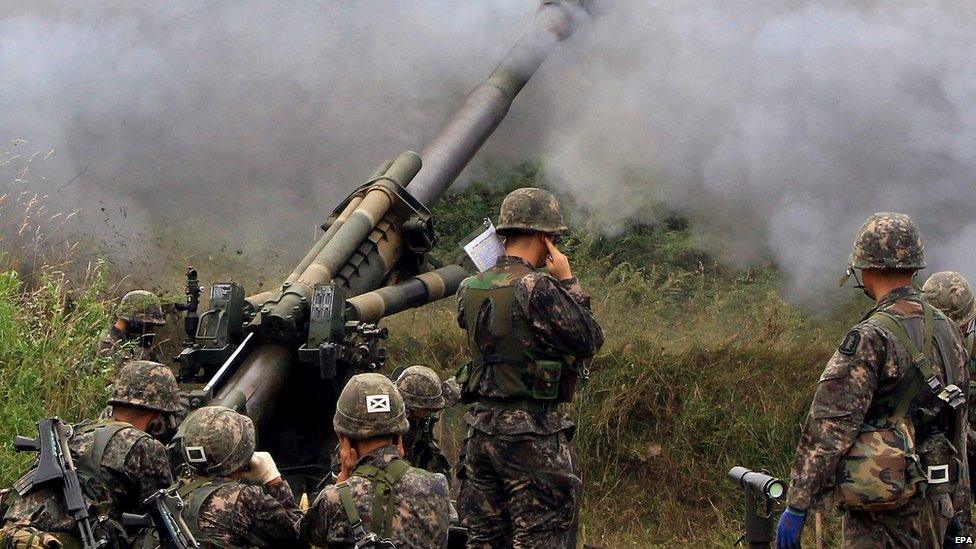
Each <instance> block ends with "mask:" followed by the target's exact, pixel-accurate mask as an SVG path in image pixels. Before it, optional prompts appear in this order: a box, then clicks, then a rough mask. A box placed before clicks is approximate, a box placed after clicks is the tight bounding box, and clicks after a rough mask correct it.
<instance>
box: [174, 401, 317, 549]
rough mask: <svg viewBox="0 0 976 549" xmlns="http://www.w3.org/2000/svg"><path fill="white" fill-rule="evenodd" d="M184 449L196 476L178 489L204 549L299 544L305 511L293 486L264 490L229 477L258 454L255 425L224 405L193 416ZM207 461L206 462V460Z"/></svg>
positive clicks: (275, 484) (280, 483) (183, 433)
mask: <svg viewBox="0 0 976 549" xmlns="http://www.w3.org/2000/svg"><path fill="white" fill-rule="evenodd" d="M178 436H179V437H180V446H181V450H182V452H184V453H185V455H184V459H186V460H187V461H188V462H189V461H190V460H194V461H193V462H189V463H188V465H189V469H190V470H191V471H192V474H191V475H189V476H187V477H185V478H183V479H181V480H180V483H179V484H178V485H177V486H175V487H174V489H175V490H176V491H177V493H179V495H180V497H181V498H182V499H183V501H184V502H185V507H184V508H183V511H182V517H183V520H184V522H185V523H186V524H187V526H188V528H189V529H190V531H191V532H192V533H193V535H194V538H195V539H196V541H197V542H198V543H200V545H201V547H204V548H217V547H280V546H284V545H288V544H294V543H295V542H297V540H298V523H299V521H301V517H302V513H301V511H300V510H299V508H298V503H297V502H296V501H295V497H294V495H293V494H292V491H291V488H290V487H289V486H288V482H287V481H285V480H283V479H281V478H280V477H279V478H278V479H275V480H273V481H272V482H269V483H267V484H264V485H261V486H255V485H250V484H244V483H242V482H237V481H234V480H231V479H229V478H227V475H231V474H234V473H236V472H238V471H241V470H242V469H244V468H245V467H247V465H248V463H249V461H250V459H251V456H253V455H254V444H255V433H254V425H253V424H252V423H251V420H250V419H249V418H247V417H246V416H243V415H240V414H238V413H237V412H234V411H233V410H230V409H227V408H223V407H220V406H207V407H204V408H200V409H198V410H196V411H194V412H193V413H191V414H190V415H189V416H188V417H187V419H186V421H185V422H184V424H183V425H182V426H181V427H180V433H179V435H178ZM201 460H202V461H201Z"/></svg>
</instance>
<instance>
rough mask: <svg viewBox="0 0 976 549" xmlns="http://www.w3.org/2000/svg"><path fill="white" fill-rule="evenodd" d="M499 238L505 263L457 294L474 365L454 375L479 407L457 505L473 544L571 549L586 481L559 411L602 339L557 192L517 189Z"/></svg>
mask: <svg viewBox="0 0 976 549" xmlns="http://www.w3.org/2000/svg"><path fill="white" fill-rule="evenodd" d="M497 230H498V233H499V235H500V236H501V237H502V239H503V241H504V246H505V255H503V256H502V257H501V258H499V259H498V262H497V264H496V265H495V266H494V267H493V268H491V269H489V270H488V271H486V272H484V273H481V274H479V275H476V276H473V277H470V278H468V279H467V280H465V281H464V282H463V283H462V284H461V287H460V289H459V290H458V294H457V300H458V313H457V320H458V325H459V326H460V327H461V329H463V330H465V332H466V334H467V343H468V350H469V353H470V355H471V362H470V363H468V364H467V365H466V366H464V367H463V368H461V369H460V370H459V371H458V374H457V376H456V378H457V381H458V383H459V384H460V386H461V395H462V399H463V400H464V401H466V402H470V403H473V406H472V408H471V410H470V412H469V413H468V414H467V416H466V421H467V423H468V425H469V426H470V428H471V431H470V433H471V434H470V436H469V437H468V438H467V440H466V442H465V447H464V450H463V454H464V456H465V457H464V458H463V462H464V464H463V467H461V468H459V470H458V476H459V478H461V491H460V495H459V497H458V507H459V511H460V514H461V516H462V517H463V520H462V523H463V524H464V526H466V527H467V529H468V532H469V535H470V541H471V544H472V545H474V546H491V547H511V546H514V547H566V546H568V545H569V544H571V543H572V539H573V537H574V530H575V526H574V525H575V516H576V513H577V505H578V503H579V494H580V486H581V481H580V479H579V477H578V476H577V475H576V468H575V463H574V461H573V451H572V447H571V444H570V437H571V436H572V432H573V430H574V428H575V427H574V425H573V423H572V422H571V421H570V420H569V417H568V415H567V414H566V413H565V412H563V411H561V410H560V409H559V404H560V403H561V402H567V401H569V400H570V399H571V398H572V395H573V392H574V391H575V388H576V384H577V382H578V380H579V379H580V378H581V377H582V376H583V374H584V371H585V368H584V364H585V362H584V361H586V360H588V359H590V358H591V357H592V356H593V355H595V354H596V352H597V351H598V350H599V349H600V347H601V346H602V345H603V331H602V329H601V328H600V325H599V324H598V323H597V321H596V319H595V318H594V317H593V314H592V313H591V312H590V298H589V296H588V295H587V294H586V293H584V292H583V289H582V288H581V287H580V284H579V282H578V281H577V280H576V278H574V277H573V274H572V271H571V269H570V265H569V259H567V257H566V255H565V254H563V252H561V251H560V250H559V248H558V247H557V245H558V243H559V240H560V237H561V235H562V234H564V233H565V232H566V230H567V229H566V224H565V222H564V221H563V217H562V214H561V213H560V211H559V204H558V203H557V201H556V198H555V197H554V196H553V195H552V194H550V193H549V192H547V191H545V190H542V189H535V188H525V189H518V190H516V191H513V192H512V193H510V194H509V195H508V196H506V197H505V200H504V201H503V202H502V206H501V212H500V213H499V217H498V225H497ZM542 267H546V268H547V271H548V272H544V271H541V270H539V269H541V268H542ZM513 486H518V487H519V489H513V488H512V487H513Z"/></svg>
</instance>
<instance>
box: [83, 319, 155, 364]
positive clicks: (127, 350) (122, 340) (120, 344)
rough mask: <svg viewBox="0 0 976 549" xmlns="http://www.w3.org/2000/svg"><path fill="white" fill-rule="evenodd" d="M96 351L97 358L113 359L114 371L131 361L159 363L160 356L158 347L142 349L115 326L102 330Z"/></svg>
mask: <svg viewBox="0 0 976 549" xmlns="http://www.w3.org/2000/svg"><path fill="white" fill-rule="evenodd" d="M127 344H128V345H127ZM97 350H98V356H104V357H112V358H115V368H116V370H119V369H121V368H122V366H124V365H125V364H126V363H127V362H130V361H133V360H150V361H152V362H159V356H160V354H159V346H157V345H153V346H151V347H143V346H141V345H139V343H138V341H137V340H130V339H129V338H128V337H127V336H126V334H125V332H123V331H122V330H120V329H118V328H116V327H115V326H109V327H108V328H105V329H104V330H102V333H101V335H100V336H99V341H98V348H97Z"/></svg>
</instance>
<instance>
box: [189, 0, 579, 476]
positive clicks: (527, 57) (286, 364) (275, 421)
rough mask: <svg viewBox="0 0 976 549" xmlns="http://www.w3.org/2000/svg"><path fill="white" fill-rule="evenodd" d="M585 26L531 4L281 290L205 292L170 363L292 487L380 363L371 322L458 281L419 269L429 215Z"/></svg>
mask: <svg viewBox="0 0 976 549" xmlns="http://www.w3.org/2000/svg"><path fill="white" fill-rule="evenodd" d="M584 16H585V11H584V9H583V8H582V5H581V2H580V1H579V0H553V1H545V2H543V3H542V5H541V6H540V8H539V10H538V11H537V13H536V17H535V20H534V23H533V25H532V27H531V28H530V29H529V30H528V31H527V32H526V33H525V34H523V35H522V37H521V38H520V39H519V40H518V42H517V43H516V44H515V46H514V47H513V48H512V50H511V51H510V53H509V54H508V55H507V56H506V57H505V58H504V59H503V60H502V62H501V63H500V64H499V65H498V67H497V68H496V69H495V70H494V72H492V74H491V75H490V76H489V77H488V79H487V80H486V81H485V82H483V83H482V84H480V85H479V86H477V87H476V88H475V89H474V90H473V91H472V92H471V93H470V94H469V95H468V97H467V98H466V99H465V101H464V102H463V104H462V105H461V107H460V109H459V110H458V111H457V112H456V113H455V114H454V116H453V117H452V118H451V119H450V120H449V121H448V122H447V124H446V125H445V126H444V127H443V129H442V130H441V131H440V133H439V134H438V135H437V136H436V137H435V138H434V139H433V141H431V143H430V144H429V145H428V146H427V147H426V148H425V149H424V150H423V152H422V153H421V154H419V155H418V154H416V153H414V152H410V151H408V152H404V153H403V154H401V155H400V156H398V157H397V158H396V159H394V160H393V161H391V162H388V163H386V164H384V165H383V166H381V167H380V169H378V170H377V171H376V172H374V173H373V175H372V177H370V178H369V179H368V180H367V181H366V182H365V183H364V184H363V185H361V186H360V187H359V188H358V189H356V190H355V191H353V192H352V194H350V195H349V197H348V198H346V199H345V200H344V201H343V202H342V203H340V204H339V205H338V207H336V208H335V209H334V211H333V212H332V214H331V215H329V216H328V217H327V219H326V220H325V222H324V223H322V225H321V228H322V229H323V231H324V233H323V234H322V236H321V237H320V238H319V240H318V241H317V242H316V243H315V244H314V245H313V246H312V248H311V249H310V250H309V251H308V253H307V254H306V255H305V257H304V258H303V259H302V260H301V261H300V262H299V263H298V265H296V266H295V268H294V269H293V270H292V272H291V273H290V274H289V275H288V277H287V278H286V279H285V281H284V283H283V284H282V285H281V287H280V288H278V289H276V290H273V291H268V292H263V293H260V294H257V295H252V296H250V297H244V295H245V294H244V290H243V288H241V287H240V285H238V284H235V283H225V284H214V285H212V287H211V292H210V297H211V308H210V310H208V311H206V312H204V313H203V314H201V315H200V319H199V326H198V328H197V332H196V334H195V337H194V338H193V344H192V345H188V346H187V347H186V348H184V349H183V351H182V352H181V353H180V356H179V357H178V361H179V362H180V377H181V379H182V380H183V381H187V382H196V383H208V385H209V392H210V393H211V394H210V395H207V394H200V395H199V398H198V399H197V402H198V403H206V402H209V401H211V400H215V401H220V400H221V399H223V398H225V397H227V396H228V395H230V394H232V393H235V392H236V393H239V394H242V395H243V396H244V398H245V400H246V405H245V407H246V412H247V414H248V415H249V416H250V417H251V418H252V419H253V420H254V422H255V425H256V427H257V429H258V433H259V440H260V442H261V445H262V447H263V448H265V449H267V450H270V451H271V452H272V453H273V454H274V455H275V457H276V459H278V460H279V463H281V464H283V465H284V467H282V470H283V471H284V472H286V474H288V475H289V477H290V479H291V480H292V481H293V482H295V481H296V480H298V479H297V477H296V475H299V474H304V475H307V476H310V477H311V478H315V477H319V476H324V475H325V474H326V473H327V472H328V459H329V450H330V449H331V448H332V446H333V445H334V441H335V438H334V434H333V432H332V422H331V419H332V415H333V413H334V406H335V401H336V398H337V396H338V393H339V391H340V390H341V388H342V387H343V385H344V384H345V382H346V381H347V380H348V378H349V377H350V376H351V375H352V374H354V373H355V372H358V371H368V370H375V369H377V368H380V367H382V366H383V364H384V361H385V359H386V352H385V349H384V348H383V347H382V345H381V342H382V340H383V339H384V338H385V336H386V332H385V330H384V329H382V328H380V327H378V326H377V322H379V320H380V319H382V318H383V317H385V316H389V315H392V314H395V313H397V312H400V311H404V310H407V309H410V308H414V307H418V306H421V305H423V304H426V303H430V302H433V301H436V300H438V299H441V298H443V297H447V296H451V295H453V294H454V293H455V291H456V290H457V287H458V285H459V284H460V283H461V281H462V280H463V279H464V278H465V277H466V275H467V273H466V272H465V270H464V269H462V268H461V267H459V266H456V265H450V266H439V265H437V264H436V263H435V262H433V261H432V260H430V258H429V257H428V255H427V252H428V251H429V250H430V249H431V248H432V246H433V245H434V243H435V235H434V228H433V219H432V217H431V213H430V210H429V209H428V207H429V206H430V205H431V204H433V203H434V202H435V201H436V200H437V199H438V198H439V197H440V196H441V195H442V194H443V193H444V192H445V191H446V190H447V188H448V187H449V186H450V185H451V183H453V182H454V180H455V179H456V178H457V176H458V175H459V174H460V173H461V171H462V170H463V169H464V167H465V166H466V165H467V164H468V162H469V161H470V160H471V158H472V157H473V156H474V154H475V153H476V152H477V151H478V149H479V148H480V147H481V145H482V144H484V142H485V140H487V139H488V137H489V136H490V135H491V133H492V132H493V131H494V129H495V128H496V127H497V126H498V124H499V123H501V121H502V120H503V119H504V117H505V115H506V113H507V112H508V109H509V107H510V106H511V104H512V101H513V100H514V99H515V97H516V95H518V93H519V92H520V91H521V90H522V88H523V87H524V86H525V84H526V83H527V82H528V80H529V78H530V77H531V76H532V75H533V74H534V73H535V71H536V70H537V69H538V68H539V66H541V64H542V62H543V61H544V60H545V59H546V57H548V55H549V54H550V53H551V52H552V50H553V49H554V48H555V46H556V44H558V43H559V42H560V41H562V40H564V39H566V38H567V37H569V36H570V35H571V34H572V33H573V31H574V30H575V28H576V26H577V25H578V23H579V22H580V20H581V19H582V18H583V17H584ZM248 338H249V339H248ZM245 341H246V342H247V343H246V344H245V343H243V342H245ZM242 345H245V346H246V349H245V350H244V351H241V352H238V351H239V349H240V347H241V346H242ZM217 372H223V373H222V376H221V377H220V379H218V381H217V382H216V383H209V381H212V378H213V376H214V375H215V374H217Z"/></svg>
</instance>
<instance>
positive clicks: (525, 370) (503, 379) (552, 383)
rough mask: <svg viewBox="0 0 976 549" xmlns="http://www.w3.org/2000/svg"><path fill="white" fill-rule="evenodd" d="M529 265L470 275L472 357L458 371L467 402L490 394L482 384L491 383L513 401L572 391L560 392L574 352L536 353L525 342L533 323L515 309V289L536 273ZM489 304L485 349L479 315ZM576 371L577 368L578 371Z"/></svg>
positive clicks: (467, 304)
mask: <svg viewBox="0 0 976 549" xmlns="http://www.w3.org/2000/svg"><path fill="white" fill-rule="evenodd" d="M534 272H535V271H533V270H532V269H530V268H529V267H528V266H526V265H522V264H517V263H516V264H512V265H509V266H506V268H505V269H504V270H501V269H492V270H489V271H487V272H484V273H481V274H478V275H475V276H473V277H471V278H469V279H468V280H467V283H466V284H467V286H466V288H465V291H464V298H463V299H464V303H463V306H464V307H463V308H464V321H465V326H467V337H468V350H469V352H470V356H471V362H469V363H468V364H467V365H465V366H463V367H462V368H461V370H460V371H459V372H458V375H457V380H458V383H460V385H461V397H462V400H463V401H465V402H473V401H475V400H478V401H485V400H489V399H491V398H495V397H489V399H486V398H485V396H486V395H483V394H480V392H479V386H480V385H481V384H482V383H484V382H487V383H488V384H490V385H491V386H492V387H493V389H494V392H497V393H499V394H500V395H502V396H501V397H500V398H501V399H503V400H505V399H509V400H512V401H523V402H524V401H526V400H528V401H542V402H548V403H553V404H554V403H556V402H565V401H568V400H570V399H571V398H572V392H571V390H570V391H562V394H561V391H560V380H561V379H562V378H563V374H564V371H563V370H564V368H569V369H571V370H572V369H574V368H575V367H576V364H577V361H576V360H575V359H574V358H573V357H543V356H535V355H534V354H533V352H532V351H531V350H530V349H526V348H525V346H523V345H522V343H521V342H520V339H522V340H524V339H528V337H529V334H530V333H531V328H530V326H529V325H528V323H527V322H525V321H524V320H522V319H519V318H516V317H515V314H514V307H515V290H516V288H517V287H518V284H519V282H520V281H521V280H522V279H523V278H525V277H526V276H528V275H530V274H532V273H534ZM486 303H487V304H489V305H488V308H489V310H490V314H491V321H490V323H491V334H490V341H488V342H487V344H486V345H485V347H484V348H482V347H481V346H480V345H479V343H478V341H477V338H476V333H477V331H478V330H477V328H478V315H479V312H480V311H481V310H482V308H483V307H484V306H485V305H486ZM574 371H575V370H574Z"/></svg>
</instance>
